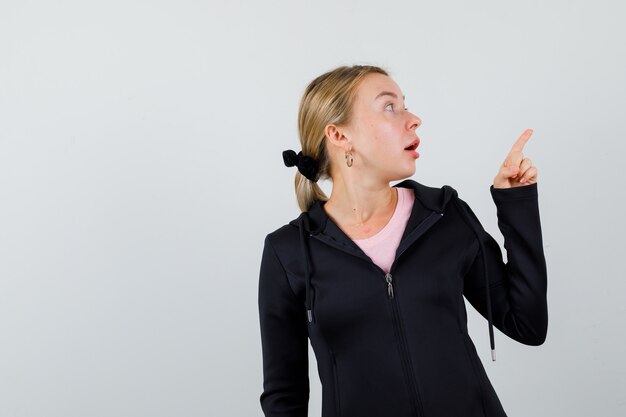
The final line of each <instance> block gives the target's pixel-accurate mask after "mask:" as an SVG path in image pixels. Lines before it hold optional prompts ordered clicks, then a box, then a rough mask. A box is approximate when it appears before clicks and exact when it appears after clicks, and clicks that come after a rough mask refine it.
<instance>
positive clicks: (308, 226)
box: [289, 179, 457, 247]
mask: <svg viewBox="0 0 626 417" xmlns="http://www.w3.org/2000/svg"><path fill="white" fill-rule="evenodd" d="M393 187H402V188H409V189H412V190H414V192H415V201H414V203H413V208H412V209H411V214H410V216H409V220H408V222H407V225H406V228H405V230H404V234H403V236H402V238H401V240H404V238H405V236H406V235H408V234H409V233H410V232H411V231H412V230H413V229H414V228H415V227H416V226H417V225H419V224H420V222H421V221H422V220H424V219H425V218H426V217H427V216H429V215H430V214H432V212H437V213H443V212H444V210H445V208H446V206H447V205H448V202H449V201H450V199H451V198H452V197H453V196H456V195H457V192H456V190H455V189H454V188H452V187H451V186H449V185H444V186H442V187H441V188H437V187H429V186H426V185H424V184H421V183H419V182H417V181H415V180H412V179H405V180H403V181H401V182H399V183H398V184H395V185H393ZM325 203H326V202H325V201H319V200H315V201H314V202H313V204H312V206H311V207H310V208H309V211H307V212H302V213H301V214H300V216H298V217H297V218H295V219H293V220H291V221H290V222H289V224H291V225H293V226H296V227H299V225H300V222H301V221H302V224H303V226H304V230H305V231H306V232H307V233H309V234H313V235H315V234H323V235H325V236H327V237H330V238H332V239H333V240H335V241H338V242H340V243H341V244H343V245H346V246H348V247H354V246H355V245H356V244H355V243H354V242H353V241H352V240H351V239H350V238H349V237H348V236H347V235H346V234H345V233H344V232H343V231H342V230H341V229H340V228H339V227H338V226H337V225H336V224H335V223H334V222H333V221H332V220H331V219H330V218H329V217H328V214H326V212H325V211H324V209H323V207H322V206H323V205H324V204H325ZM301 217H303V218H302V219H300V218H301Z"/></svg>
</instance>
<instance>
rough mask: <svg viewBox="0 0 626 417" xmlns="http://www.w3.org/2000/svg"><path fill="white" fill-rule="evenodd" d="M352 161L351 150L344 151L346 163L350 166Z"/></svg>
mask: <svg viewBox="0 0 626 417" xmlns="http://www.w3.org/2000/svg"><path fill="white" fill-rule="evenodd" d="M353 162H354V159H353V158H352V152H351V151H346V165H348V166H349V167H351V166H352V163H353Z"/></svg>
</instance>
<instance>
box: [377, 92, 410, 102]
mask: <svg viewBox="0 0 626 417" xmlns="http://www.w3.org/2000/svg"><path fill="white" fill-rule="evenodd" d="M382 96H392V97H394V98H396V99H397V98H398V96H397V95H396V93H394V92H391V91H381V92H380V93H378V95H377V96H376V98H374V100H378V98H379V97H382ZM402 100H406V97H405V96H404V95H402Z"/></svg>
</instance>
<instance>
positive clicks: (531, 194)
mask: <svg viewBox="0 0 626 417" xmlns="http://www.w3.org/2000/svg"><path fill="white" fill-rule="evenodd" d="M489 191H490V192H491V197H492V198H493V200H494V201H507V200H517V199H520V198H536V197H537V195H538V193H537V183H534V184H530V185H523V186H520V187H511V188H494V186H493V184H491V186H490V187H489Z"/></svg>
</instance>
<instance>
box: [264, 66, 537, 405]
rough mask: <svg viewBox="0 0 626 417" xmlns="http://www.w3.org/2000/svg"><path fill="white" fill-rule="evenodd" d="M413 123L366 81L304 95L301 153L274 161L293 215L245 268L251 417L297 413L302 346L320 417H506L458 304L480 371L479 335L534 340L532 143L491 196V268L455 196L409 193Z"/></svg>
mask: <svg viewBox="0 0 626 417" xmlns="http://www.w3.org/2000/svg"><path fill="white" fill-rule="evenodd" d="M421 123H422V121H421V120H420V118H419V117H417V116H416V115H414V114H413V113H411V112H410V111H408V109H407V108H406V107H405V104H404V95H403V94H402V91H401V90H400V88H399V86H398V85H397V84H396V83H395V82H394V81H393V80H392V79H391V78H390V76H389V74H388V72H387V71H386V70H384V69H382V68H380V67H375V66H364V65H355V66H351V67H348V66H342V67H339V68H336V69H334V70H332V71H329V72H327V73H325V74H322V75H320V76H319V77H317V78H316V79H314V80H313V81H312V82H311V83H310V84H309V85H308V87H307V88H306V90H305V92H304V96H303V97H302V100H301V103H300V109H299V115H298V128H299V134H300V144H301V147H302V150H300V151H299V152H297V153H296V152H295V151H294V150H290V149H289V150H286V151H285V152H283V162H284V163H285V165H286V166H295V167H297V172H296V178H295V191H296V197H297V200H298V204H299V206H300V209H301V211H302V213H301V214H300V215H299V216H298V217H297V218H295V219H293V220H291V221H290V222H288V223H287V224H285V225H284V226H282V227H280V228H278V229H276V230H274V231H272V232H271V233H269V234H268V235H267V236H266V237H265V242H264V245H265V246H264V249H263V254H262V259H261V267H260V277H259V278H260V279H259V299H258V302H259V315H260V316H259V317H260V327H261V339H262V340H261V341H262V350H263V375H264V381H263V392H262V394H261V396H260V403H261V407H262V410H263V412H264V414H265V415H266V416H268V417H278V416H281V417H287V416H289V417H299V416H306V415H307V414H308V401H309V375H308V369H309V365H308V341H309V340H310V342H311V346H312V348H313V351H314V352H315V356H316V360H317V364H318V372H319V377H320V380H321V383H322V417H339V416H343V417H417V416H420V417H430V416H445V417H461V416H462V417H479V416H480V417H485V416H489V417H504V416H506V413H505V411H504V408H503V406H502V404H501V402H500V400H499V398H498V396H497V394H496V392H495V390H494V388H493V386H492V384H491V383H490V381H489V378H488V377H487V374H486V372H485V369H484V367H483V365H482V362H481V360H480V359H479V357H478V355H477V351H476V349H475V346H474V344H473V342H472V339H471V338H470V336H469V335H468V332H467V316H466V309H465V301H464V300H465V299H467V300H468V301H469V302H470V303H471V305H472V306H473V307H474V308H475V309H476V310H477V311H478V312H480V314H481V315H483V316H484V317H485V318H486V319H487V321H488V327H489V339H490V344H491V349H492V360H495V341H494V334H493V326H495V327H496V328H498V329H499V330H500V331H501V332H502V333H504V334H505V335H507V336H508V337H510V338H512V339H514V340H516V341H518V342H520V343H523V344H525V345H532V346H537V345H541V344H542V343H543V342H544V340H545V338H546V332H547V325H548V313H547V311H548V310H547V300H546V290H547V273H546V262H545V258H544V253H543V245H542V234H541V225H540V219H539V209H538V201H537V169H536V167H534V166H533V165H532V162H531V160H530V159H529V158H527V157H525V156H524V154H523V148H524V145H525V143H526V142H527V141H528V139H529V138H530V135H531V134H532V131H531V130H527V131H526V132H524V133H523V134H522V135H521V136H520V137H519V138H518V139H517V141H515V142H514V143H513V144H512V148H511V150H510V152H509V153H508V155H506V157H505V158H504V162H503V163H502V164H501V165H500V167H499V168H498V172H497V174H496V176H495V177H494V179H493V184H492V185H491V186H490V192H491V195H492V198H493V201H494V203H495V205H496V208H497V217H498V227H499V229H500V231H501V232H502V234H503V236H504V246H505V248H506V250H507V258H508V261H507V263H504V261H503V258H502V252H501V249H500V246H499V245H498V243H497V242H496V241H495V240H494V238H493V237H492V236H491V235H489V234H488V233H487V232H486V231H485V230H484V228H483V227H482V225H481V223H480V221H479V220H478V218H477V217H476V215H475V214H474V213H473V211H472V210H471V208H470V207H469V206H468V204H467V203H466V202H464V201H463V200H462V199H461V198H459V196H458V193H457V191H456V190H455V189H454V188H452V187H451V186H449V185H444V186H442V187H431V186H427V185H424V184H421V183H419V182H417V181H415V180H412V179H408V177H411V176H412V175H413V174H414V173H415V164H416V161H417V159H419V157H420V155H419V152H418V150H417V149H418V147H419V143H420V139H419V138H418V136H417V135H416V129H417V128H419V126H420V125H421ZM320 179H328V180H331V181H332V192H331V194H330V196H329V197H328V196H326V195H325V194H324V192H323V191H322V190H321V188H320V187H319V186H318V184H317V181H319V180H320ZM397 180H402V181H401V182H399V183H397V184H395V185H393V186H390V182H391V181H397Z"/></svg>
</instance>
